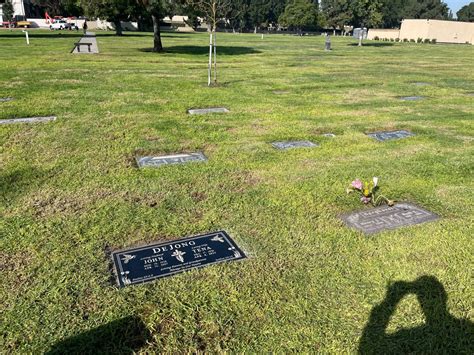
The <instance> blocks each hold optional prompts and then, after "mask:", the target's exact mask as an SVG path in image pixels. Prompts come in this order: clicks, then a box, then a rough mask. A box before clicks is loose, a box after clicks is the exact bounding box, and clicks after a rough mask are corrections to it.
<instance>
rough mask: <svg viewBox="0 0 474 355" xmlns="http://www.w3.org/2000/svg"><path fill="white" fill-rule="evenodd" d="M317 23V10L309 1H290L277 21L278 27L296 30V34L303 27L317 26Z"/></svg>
mask: <svg viewBox="0 0 474 355" xmlns="http://www.w3.org/2000/svg"><path fill="white" fill-rule="evenodd" d="M318 21H319V16H318V8H317V6H316V5H315V4H314V3H312V2H311V1H310V0H291V1H290V2H289V3H288V5H286V7H285V11H284V12H283V13H282V14H281V15H280V17H279V19H278V22H279V23H280V25H282V26H285V27H293V28H296V30H297V31H298V32H301V30H302V28H303V27H309V26H317V25H318Z"/></svg>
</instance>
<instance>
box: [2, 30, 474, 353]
mask: <svg viewBox="0 0 474 355" xmlns="http://www.w3.org/2000/svg"><path fill="white" fill-rule="evenodd" d="M78 36H79V34H76V33H63V34H60V33H56V32H55V33H50V32H46V31H31V34H30V40H31V45H30V46H27V45H26V43H25V39H24V37H23V34H22V33H21V32H19V31H14V32H9V31H3V30H2V31H0V97H14V98H15V100H14V101H11V102H4V103H0V119H6V118H14V117H30V116H38V115H39V116H49V115H56V116H57V120H56V121H55V122H49V123H40V124H15V125H0V145H1V147H0V168H1V170H0V197H1V199H0V285H1V286H0V313H1V316H0V317H1V321H0V349H2V350H0V352H5V353H41V352H46V351H48V350H50V349H53V350H54V349H56V350H58V349H59V351H60V350H61V346H62V345H61V344H63V345H64V343H61V342H62V341H64V340H66V339H69V340H70V341H71V338H72V341H79V342H81V341H82V342H84V343H83V344H84V346H85V345H86V344H88V343H94V342H97V341H98V338H99V340H100V338H102V340H103V341H105V342H106V341H108V342H109V343H110V344H107V345H106V348H105V349H107V350H108V351H110V352H114V351H115V352H117V351H119V350H120V351H123V350H124V347H127V346H128V347H130V348H131V349H133V350H135V351H138V352H140V351H141V352H144V353H152V352H180V353H181V352H199V351H203V352H218V351H226V350H227V351H231V352H250V353H251V352H263V351H265V352H266V351H272V352H289V351H295V352H298V351H311V352H331V353H340V352H356V351H358V349H359V342H360V340H361V336H362V334H363V331H364V329H365V328H366V325H367V323H368V321H369V317H370V314H371V311H372V310H373V309H374V307H376V306H377V305H379V304H380V303H381V302H382V301H383V300H384V299H385V297H386V293H387V290H388V288H389V287H390V285H392V284H393V283H394V282H397V281H405V282H413V281H415V280H417V279H418V278H420V277H425V279H426V277H430V278H431V279H433V278H436V280H437V281H439V283H440V284H441V285H442V288H444V290H445V291H446V294H447V304H446V309H445V311H447V312H449V313H450V314H451V315H452V317H455V318H457V319H470V320H471V321H472V320H473V319H474V312H473V304H474V292H473V287H472V286H473V281H472V280H473V272H472V270H473V265H474V256H473V251H474V244H473V235H474V228H473V222H474V218H473V217H474V208H473V198H474V192H473V191H474V190H473V189H474V180H473V167H474V149H473V146H474V145H473V139H474V124H473V119H474V96H473V93H474V47H473V46H468V45H441V44H438V45H431V44H414V43H389V42H367V43H366V45H365V46H364V47H362V48H359V47H357V46H355V44H356V41H354V40H352V39H350V38H344V39H342V38H332V43H333V49H334V50H333V51H332V52H324V50H323V48H324V38H323V37H296V36H283V35H269V36H264V38H263V39H262V38H261V37H260V35H253V34H243V35H234V34H220V33H219V34H218V38H217V40H218V45H219V48H218V62H219V71H218V76H219V79H218V80H219V84H220V85H219V86H218V87H213V88H208V87H207V86H206V83H207V71H206V70H207V50H208V49H207V47H206V44H207V43H208V36H207V34H178V33H165V34H164V35H163V43H164V46H165V47H166V50H167V51H166V53H163V54H155V53H151V52H149V51H148V50H149V48H150V47H151V46H152V36H151V34H149V33H147V34H140V33H138V34H135V33H127V34H126V35H125V36H124V37H121V38H119V37H115V36H113V33H111V32H100V33H98V36H97V40H98V44H99V49H100V51H101V53H100V54H98V55H72V54H70V51H71V49H72V48H73V43H74V42H76V41H77V39H78V38H79V37H78ZM417 82H423V83H428V84H429V85H424V86H423V85H416V84H415V83H417ZM274 91H283V93H282V92H278V93H277V94H275V93H274ZM402 96H424V97H425V99H424V100H422V101H415V102H406V101H401V100H400V97H402ZM215 106H225V107H227V108H229V110H230V113H228V114H214V115H203V116H190V115H188V114H187V113H186V110H187V109H189V108H204V107H215ZM396 129H404V130H409V131H411V132H412V133H414V134H415V136H413V137H410V138H407V139H401V140H394V141H387V142H383V143H382V142H377V141H375V140H374V139H372V138H370V137H368V136H366V133H368V132H374V131H380V130H396ZM324 133H334V134H335V135H336V137H334V138H328V137H324V136H323V134H324ZM282 140H311V141H313V142H317V143H319V144H320V146H319V147H317V148H313V149H293V150H288V151H279V150H276V149H274V148H273V147H272V146H271V144H270V143H271V142H274V141H282ZM195 151H201V152H203V153H204V154H206V156H207V157H208V158H209V161H208V162H206V163H192V164H186V165H173V166H166V167H162V168H159V169H145V170H139V169H137V166H136V163H135V156H136V155H143V154H148V153H149V154H154V155H162V154H167V153H177V152H195ZM372 176H378V177H379V178H380V180H379V183H380V185H381V192H382V193H384V195H386V196H388V197H390V198H393V199H396V200H398V201H407V202H412V203H415V204H417V205H419V206H423V207H424V208H426V209H428V210H430V211H432V212H434V213H436V214H438V215H439V216H440V217H441V218H440V219H439V220H438V221H435V222H430V223H426V224H422V225H417V226H412V227H406V228H401V229H397V230H394V231H386V232H382V233H380V234H377V235H373V236H365V235H364V234H362V233H361V232H358V231H355V230H352V229H349V228H347V227H346V226H345V225H344V224H343V223H342V222H341V220H340V218H339V217H340V215H342V214H344V213H347V212H350V211H356V210H360V209H364V208H369V207H364V206H362V205H361V203H360V202H359V201H358V198H357V197H356V196H355V195H346V193H345V189H346V187H347V186H348V184H349V183H350V182H351V181H352V180H353V179H355V178H361V179H371V178H372ZM222 229H223V230H226V231H227V232H228V233H229V234H230V235H231V236H232V237H233V238H234V239H235V240H236V241H237V242H238V244H239V245H240V246H242V248H244V249H245V250H246V252H247V253H248V254H249V255H250V258H249V259H247V260H244V261H240V262H234V263H223V264H218V265H213V266H210V267H206V268H202V269H198V270H193V271H190V272H186V273H182V274H179V275H176V276H173V277H170V278H165V279H160V280H157V281H154V282H150V283H146V284H143V285H138V286H130V287H126V288H123V289H118V288H117V287H116V286H115V285H114V283H113V276H112V273H111V264H110V258H109V256H108V255H109V254H108V253H110V251H111V250H116V249H123V248H127V247H132V246H137V245H143V244H147V243H151V242H155V241H167V240H173V239H177V238H180V237H184V236H190V235H195V234H201V233H205V232H208V231H216V230H222ZM428 291H429V290H428ZM428 293H429V292H428ZM435 293H436V292H435ZM430 295H431V294H430ZM431 296H433V295H431ZM438 296H439V292H438V293H436V295H434V296H433V297H434V298H436V297H438ZM441 306H442V303H441V304H440V307H441ZM435 308H436V307H435ZM436 311H439V312H442V311H443V309H442V307H441V308H440V309H434V310H433V312H436ZM386 312H389V310H387V311H386ZM387 314H389V313H387ZM127 317H128V318H127ZM439 317H441V316H439ZM439 317H438V318H439ZM435 318H436V317H435ZM123 319H125V321H124V322H125V323H124V324H125V326H122V325H120V324H121V323H120V322H121V321H120V320H123ZM127 319H132V321H131V322H128V323H127ZM440 319H443V318H442V317H441V318H440ZM425 321H427V316H426V315H424V314H423V312H422V309H421V307H420V305H419V302H418V300H417V298H416V296H415V295H413V294H412V295H409V296H407V297H405V298H404V299H403V300H402V301H401V302H400V303H399V304H398V307H396V310H395V312H394V314H393V317H392V318H391V320H390V323H389V324H388V327H387V329H386V331H387V332H388V333H393V332H396V331H397V330H400V329H402V328H412V327H422V326H423V324H424V323H425ZM117 322H118V323H117ZM117 324H118V325H117ZM127 324H128V325H127ZM140 324H143V326H141V325H140ZM451 325H452V324H451ZM449 326H450V325H449V324H448V325H446V326H445V327H444V325H443V324H442V322H441V324H440V327H439V329H437V330H434V331H432V332H427V333H426V334H424V336H423V337H420V338H419V339H418V338H416V337H415V335H410V334H408V335H407V338H406V339H408V340H413V342H414V343H416V344H419V345H420V348H416V349H425V350H427V351H431V352H432V351H434V350H436V349H437V348H436V346H437V345H436V344H435V340H436V339H437V338H439V337H442V336H443V335H444V334H446V332H448V331H449V332H448V333H449V334H454V335H453V336H451V338H452V339H453V342H454V343H456V342H458V343H459V342H464V345H462V346H459V347H457V348H456V347H453V348H452V349H453V351H454V350H455V351H457V352H460V351H461V350H463V349H464V350H466V347H465V345H466V344H468V345H469V344H473V343H472V333H471V338H470V339H469V337H466V335H465V333H463V332H461V331H458V330H457V329H446V328H448V327H449ZM100 327H102V328H100ZM379 327H380V330H383V328H384V325H380V326H379ZM443 327H444V328H443ZM104 329H105V330H104ZM443 329H444V330H443ZM456 336H459V339H456ZM130 338H133V339H132V340H131V345H130V342H129V340H130ZM406 339H405V340H406ZM110 340H112V341H110ZM433 342H434V343H433ZM135 343H142V344H141V345H139V346H136V347H134V344H135ZM381 344H382V343H377V342H375V343H373V345H372V350H374V352H378V353H383V352H384V351H387V349H386V348H384V347H383V346H382V345H381ZM403 349H404V350H406V349H407V348H403V346H402V345H400V343H397V342H393V343H392V345H390V350H392V351H401V350H403ZM102 350H104V349H102ZM104 351H105V350H104Z"/></svg>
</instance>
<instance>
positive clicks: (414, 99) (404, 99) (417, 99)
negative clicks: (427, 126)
mask: <svg viewBox="0 0 474 355" xmlns="http://www.w3.org/2000/svg"><path fill="white" fill-rule="evenodd" d="M424 98H425V97H424V96H403V97H402V98H401V100H402V101H420V100H423V99H424Z"/></svg>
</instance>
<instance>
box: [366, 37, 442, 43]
mask: <svg viewBox="0 0 474 355" xmlns="http://www.w3.org/2000/svg"><path fill="white" fill-rule="evenodd" d="M374 40H375V41H384V42H405V43H406V42H411V43H415V42H416V43H431V44H436V39H435V38H433V39H429V38H425V39H423V38H418V39H417V40H414V39H413V38H412V39H410V40H408V39H407V38H404V39H403V40H401V39H400V38H395V39H393V38H379V37H378V36H375V37H374Z"/></svg>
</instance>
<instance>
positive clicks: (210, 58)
mask: <svg viewBox="0 0 474 355" xmlns="http://www.w3.org/2000/svg"><path fill="white" fill-rule="evenodd" d="M209 36H210V37H209V65H208V67H207V86H211V71H212V32H211V33H210V34H209Z"/></svg>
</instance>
